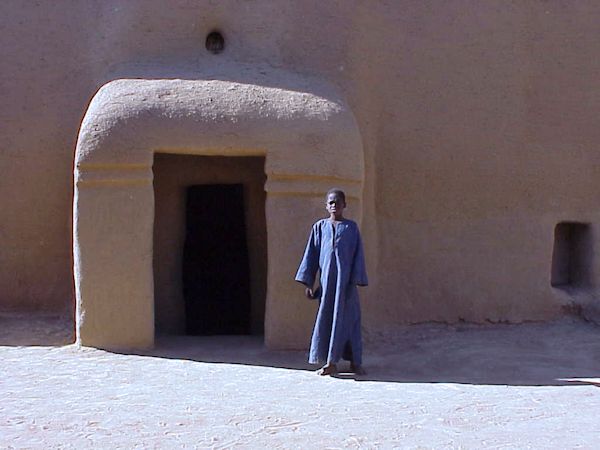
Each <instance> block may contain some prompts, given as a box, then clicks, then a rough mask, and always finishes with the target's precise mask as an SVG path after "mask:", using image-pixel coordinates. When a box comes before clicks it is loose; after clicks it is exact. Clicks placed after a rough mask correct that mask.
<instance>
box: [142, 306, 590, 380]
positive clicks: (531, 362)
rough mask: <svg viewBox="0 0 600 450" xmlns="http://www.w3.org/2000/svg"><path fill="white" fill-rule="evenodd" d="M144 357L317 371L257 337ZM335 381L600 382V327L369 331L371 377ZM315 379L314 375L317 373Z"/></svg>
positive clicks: (189, 343) (302, 354)
mask: <svg viewBox="0 0 600 450" xmlns="http://www.w3.org/2000/svg"><path fill="white" fill-rule="evenodd" d="M136 354H140V355H143V356H149V357H158V358H169V359H185V360H190V361H197V362H204V363H206V362H208V363H223V364H243V365H250V366H262V367H276V368H284V369H292V370H313V369H314V368H315V367H314V366H311V365H309V364H308V363H307V362H306V351H269V350H267V349H265V348H264V346H263V344H262V339H261V338H260V337H257V336H226V337H224V336H214V337H194V336H179V337H175V336H172V337H165V338H161V339H160V340H158V342H157V346H156V348H155V349H154V350H152V351H149V352H141V353H137V352H136ZM339 368H340V372H341V373H340V374H339V375H338V378H346V379H349V380H357V381H375V382H397V383H461V384H476V385H516V386H544V385H547V386H560V385H571V384H573V382H569V381H567V379H573V378H596V379H598V380H599V383H600V327H598V326H596V325H593V324H590V323H587V322H585V321H583V320H581V319H579V318H575V317H573V318H571V317H567V318H563V319H561V320H558V321H556V322H550V323H526V324H521V325H472V324H461V325H458V326H450V325H442V324H422V325H412V326H406V327H401V328H399V329H397V330H395V331H394V332H388V333H383V332H381V333H378V334H377V335H374V334H370V335H368V336H367V342H366V345H365V368H366V370H367V372H368V374H367V375H366V376H361V377H358V378H357V377H354V376H353V375H352V374H350V373H347V372H345V371H347V370H348V363H347V362H341V363H340V365H339ZM315 376H317V375H315Z"/></svg>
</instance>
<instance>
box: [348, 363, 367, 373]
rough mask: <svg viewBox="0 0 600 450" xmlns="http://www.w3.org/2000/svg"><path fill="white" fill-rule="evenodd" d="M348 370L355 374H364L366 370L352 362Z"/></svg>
mask: <svg viewBox="0 0 600 450" xmlns="http://www.w3.org/2000/svg"><path fill="white" fill-rule="evenodd" d="M350 371H351V372H353V373H354V374H355V375H366V374H367V371H366V370H365V369H363V366H361V365H356V364H354V363H350Z"/></svg>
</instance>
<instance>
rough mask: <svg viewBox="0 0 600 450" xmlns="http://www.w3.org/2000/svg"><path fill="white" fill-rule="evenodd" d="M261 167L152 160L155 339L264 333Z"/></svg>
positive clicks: (188, 158) (164, 157)
mask: <svg viewBox="0 0 600 450" xmlns="http://www.w3.org/2000/svg"><path fill="white" fill-rule="evenodd" d="M264 163H265V160H264V158H263V157H221V156H197V155H177V154H164V153H156V154H155V155H154V166H153V170H154V193H155V217H154V248H153V258H154V317H155V334H156V335H158V336H165V335H184V334H192V335H194V334H198V335H202V334H203V335H208V334H252V335H262V334H263V332H264V319H265V298H266V285H267V230H266V219H265V200H266V193H265V190H264V184H265V178H266V176H265V172H264ZM184 293H185V295H184Z"/></svg>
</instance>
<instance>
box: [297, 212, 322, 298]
mask: <svg viewBox="0 0 600 450" xmlns="http://www.w3.org/2000/svg"><path fill="white" fill-rule="evenodd" d="M319 231H320V230H319V227H318V226H317V224H315V225H313V227H312V230H311V232H310V236H309V237H308V242H307V244H306V249H305V250H304V256H303V257H302V261H300V267H298V272H297V273H296V278H295V280H296V281H299V282H300V283H302V284H304V285H306V286H308V287H310V288H312V287H313V285H314V283H315V278H316V276H317V271H318V270H319V257H320V253H321V233H320V232H319Z"/></svg>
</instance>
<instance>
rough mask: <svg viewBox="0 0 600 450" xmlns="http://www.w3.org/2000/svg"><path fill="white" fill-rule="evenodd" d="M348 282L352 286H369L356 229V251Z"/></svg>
mask: <svg viewBox="0 0 600 450" xmlns="http://www.w3.org/2000/svg"><path fill="white" fill-rule="evenodd" d="M350 282H351V283H352V284H353V285H358V286H367V285H368V284H369V279H368V278H367V269H366V266H365V254H364V251H363V245H362V239H361V237H360V231H358V228H357V229H356V249H355V251H354V260H353V261H352V272H351V274H350Z"/></svg>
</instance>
